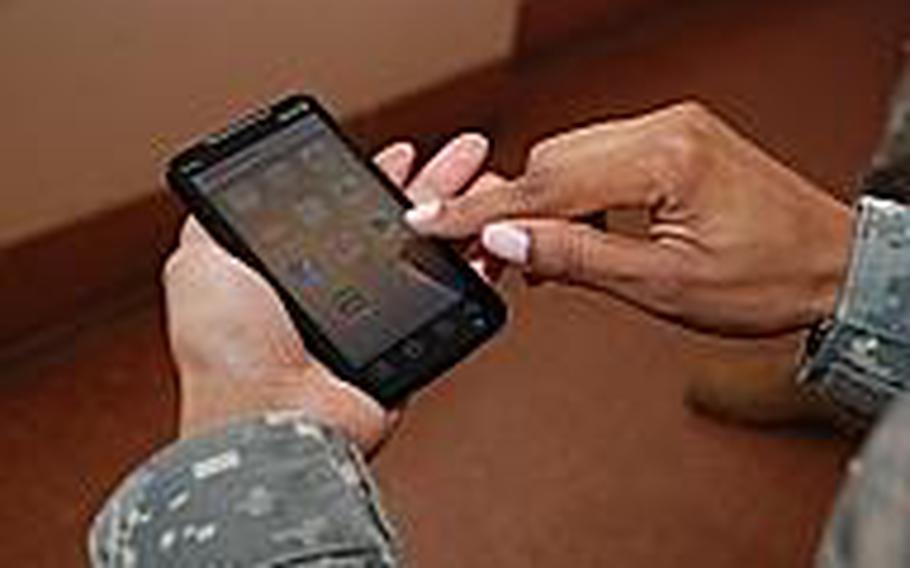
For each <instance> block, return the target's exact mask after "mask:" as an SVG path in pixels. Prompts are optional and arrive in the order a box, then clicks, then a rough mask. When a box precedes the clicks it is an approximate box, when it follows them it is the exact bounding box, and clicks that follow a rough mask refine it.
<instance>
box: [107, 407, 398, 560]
mask: <svg viewBox="0 0 910 568" xmlns="http://www.w3.org/2000/svg"><path fill="white" fill-rule="evenodd" d="M89 554H90V557H91V562H92V566H94V567H95V568H126V567H135V568H143V567H147V566H193V567H203V566H218V567H233V566H243V567H247V566H255V567H273V566H275V567H277V566H282V567H290V566H301V567H308V566H319V567H321V568H333V567H350V568H354V567H394V566H398V562H397V558H398V553H397V547H396V539H395V537H394V534H393V532H392V529H391V528H390V525H389V523H388V522H387V520H386V518H385V517H384V515H383V512H382V510H381V508H380V505H379V502H378V495H377V491H376V487H375V485H374V483H373V481H372V480H371V478H370V475H369V472H368V471H367V468H366V466H365V464H364V462H363V459H362V457H361V455H360V454H359V452H358V450H357V448H356V447H355V446H354V445H353V444H352V443H351V442H350V441H348V440H347V439H346V438H345V437H344V436H343V435H341V434H340V433H338V432H336V431H334V430H332V429H330V428H327V427H325V426H322V425H319V424H316V423H314V422H311V421H308V420H307V419H305V418H304V417H301V416H299V415H280V416H279V415H273V416H266V417H262V418H258V419H255V420H249V421H245V422H239V423H236V424H233V425H230V426H228V427H226V428H224V429H222V430H219V431H217V432H213V433H211V434H209V435H206V436H203V437H199V438H194V439H190V440H184V441H180V442H177V443H176V444H174V445H172V446H170V447H168V448H166V449H164V450H163V451H162V452H160V453H158V454H157V455H155V456H153V457H152V458H151V459H149V461H147V462H146V463H145V464H143V465H142V466H140V467H139V468H138V469H137V470H135V471H134V472H133V473H132V474H130V475H129V476H128V477H127V478H126V479H125V480H124V481H123V482H122V483H121V485H120V486H119V487H118V488H117V489H116V491H115V492H114V494H113V495H112V496H111V497H110V499H109V500H108V501H107V503H106V504H105V506H104V508H103V510H102V511H101V513H100V514H99V515H98V517H97V518H96V519H95V522H94V525H93V527H92V529H91V533H90V536H89Z"/></svg>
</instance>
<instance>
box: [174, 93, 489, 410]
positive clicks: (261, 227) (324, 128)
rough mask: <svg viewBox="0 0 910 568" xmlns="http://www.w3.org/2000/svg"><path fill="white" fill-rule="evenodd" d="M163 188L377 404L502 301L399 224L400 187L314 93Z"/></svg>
mask: <svg viewBox="0 0 910 568" xmlns="http://www.w3.org/2000/svg"><path fill="white" fill-rule="evenodd" d="M168 177H169V181H170V182H171V185H172V187H174V189H175V190H176V191H178V193H180V195H181V196H182V197H183V198H184V199H185V200H186V201H187V203H188V205H189V206H190V209H191V210H192V211H193V212H194V213H195V214H196V216H197V217H198V218H199V220H200V222H201V223H202V224H203V225H205V226H206V228H207V229H208V230H209V232H210V233H211V234H212V235H213V236H214V237H215V238H216V239H217V240H218V241H219V242H220V243H221V244H222V245H224V246H225V247H226V248H228V250H230V251H231V252H232V253H234V254H235V255H236V256H238V257H240V258H241V259H243V260H244V261H246V262H247V263H248V264H249V265H250V266H252V267H253V268H254V269H255V270H257V271H258V272H259V273H260V274H261V275H262V276H263V277H265V279H266V280H267V281H268V282H269V283H270V284H271V285H272V286H273V287H274V288H275V290H276V292H278V294H279V296H280V297H281V298H282V300H283V301H284V304H285V306H286V307H287V309H288V312H289V313H290V315H291V317H292V319H293V321H294V323H295V324H296V325H297V328H298V329H299V330H300V332H301V334H302V336H303V338H304V340H305V342H306V344H307V347H308V348H309V349H310V350H311V351H312V352H313V353H314V354H315V355H316V356H317V357H318V358H319V359H320V360H322V361H323V362H324V363H325V364H326V365H327V366H328V367H329V368H330V369H331V370H332V371H333V372H335V373H336V374H337V375H338V376H340V377H342V378H344V379H345V380H348V381H350V382H352V383H354V384H355V385H356V386H358V387H360V388H361V389H363V390H365V391H367V392H368V393H370V394H371V395H373V396H374V397H375V398H376V399H377V400H379V401H380V402H382V403H383V404H385V405H392V404H394V403H395V402H397V401H399V400H401V399H402V398H403V397H404V396H406V395H407V394H408V393H410V392H412V391H413V390H414V389H416V388H417V387H419V386H421V385H423V384H425V383H426V382H428V381H429V380H431V379H432V378H434V377H435V376H437V375H438V374H439V373H441V372H442V371H443V370H444V369H446V368H447V367H449V366H451V365H452V364H454V363H455V362H457V361H458V360H460V359H461V358H462V357H464V356H465V355H467V353H469V352H470V351H471V350H473V349H474V348H476V347H477V346H478V345H479V344H480V343H482V342H483V341H484V340H485V339H487V338H488V337H490V336H491V335H492V334H493V333H494V332H495V330H496V329H498V328H499V327H500V326H501V324H502V321H503V319H504V315H505V309H504V307H503V305H502V303H501V302H500V301H499V300H498V298H497V297H496V296H495V293H493V292H492V290H490V289H489V288H488V287H487V286H486V285H485V284H483V282H481V281H480V280H479V279H478V278H477V276H476V275H474V274H473V273H472V272H471V271H470V269H469V268H468V267H467V266H466V265H465V264H464V262H463V261H462V260H461V259H460V258H459V257H458V256H457V255H455V254H454V252H452V251H451V250H450V249H448V247H446V246H445V245H443V244H441V243H438V242H434V241H429V240H425V239H422V238H420V237H417V236H416V235H415V234H414V233H413V232H412V231H410V230H409V229H408V228H407V226H406V225H404V223H403V222H401V219H400V217H401V214H402V213H403V211H404V209H405V208H406V207H407V203H406V202H405V201H404V200H403V198H402V197H401V196H400V194H399V193H398V192H397V188H394V187H393V184H392V183H391V182H390V181H389V180H388V179H387V178H386V177H385V176H383V175H382V174H381V173H380V172H379V171H378V170H377V169H376V168H374V167H373V166H372V164H369V163H368V162H366V161H364V160H363V159H362V158H360V157H359V156H358V155H357V154H356V152H355V151H354V150H353V149H352V147H351V145H350V143H349V142H347V140H346V139H345V138H344V137H343V136H342V135H341V134H340V132H339V131H338V128H337V126H336V125H335V124H334V123H333V122H332V121H331V119H330V118H329V117H328V115H327V114H326V113H325V111H323V110H322V109H321V108H320V107H319V106H318V105H317V104H316V103H315V101H313V100H312V99H308V98H305V97H292V98H290V99H287V100H285V101H283V102H282V103H279V104H278V105H275V106H274V107H271V108H270V109H267V111H261V112H259V113H256V114H255V115H251V116H250V117H247V118H245V119H243V120H242V121H240V122H239V123H237V124H235V125H233V126H232V127H230V128H229V129H227V130H225V131H223V132H222V133H219V134H218V135H215V136H212V137H209V138H208V139H206V140H205V141H204V142H202V143H200V144H198V145H196V146H194V147H193V148H191V149H190V150H188V151H186V152H184V153H182V154H181V155H180V156H178V157H177V158H176V159H175V160H173V161H172V164H171V168H170V171H169V174H168Z"/></svg>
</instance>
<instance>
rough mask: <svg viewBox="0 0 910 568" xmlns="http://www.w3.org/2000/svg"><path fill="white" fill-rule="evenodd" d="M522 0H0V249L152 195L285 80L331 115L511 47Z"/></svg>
mask: <svg viewBox="0 0 910 568" xmlns="http://www.w3.org/2000/svg"><path fill="white" fill-rule="evenodd" d="M518 3H519V0H252V1H251V0H233V1H225V0H129V1H124V0H0V69H2V70H3V72H4V77H3V78H2V79H0V81H2V87H0V125H2V126H0V128H2V130H0V156H2V158H0V159H2V162H0V163H2V164H3V170H4V172H3V173H4V175H3V178H2V181H0V198H2V202H3V206H2V207H0V245H3V244H8V243H10V242H14V241H17V240H21V239H23V238H25V237H27V236H30V235H33V234H36V233H38V232H41V231H43V230H47V229H49V228H52V227H54V226H57V225H60V224H63V223H66V222H69V221H72V220H74V219H77V218H79V217H81V216H84V215H87V214H90V213H92V212H95V211H98V210H101V209H104V208H108V207H111V206H114V205H117V204H119V203H123V202H125V201H128V200H130V199H131V198H134V197H136V196H137V195H141V194H142V193H143V192H150V191H154V190H155V187H156V185H157V184H158V183H159V179H160V171H161V163H162V162H163V161H164V160H165V159H166V157H167V155H168V154H169V153H170V152H172V151H173V150H174V148H175V147H176V146H179V145H180V144H182V143H183V142H185V141H186V140H187V139H189V138H191V137H192V136H194V135H196V134H198V133H200V132H202V131H205V130H206V129H208V128H211V127H213V126H217V125H219V124H220V123H221V122H222V121H224V120H225V119H227V118H229V117H230V116H231V115H232V114H233V113H235V112H237V111H239V110H241V109H243V108H246V107H247V106H249V105H250V104H254V103H257V102H260V101H262V100H264V99H268V98H270V97H274V96H275V95H276V94H279V93H282V92H286V91H289V90H311V91H314V92H316V93H319V94H321V95H322V96H323V97H324V98H325V99H326V100H328V101H329V102H330V103H331V106H333V107H334V108H335V109H336V110H338V111H339V112H341V113H342V114H349V113H352V112H357V111H362V110H365V109H369V108H371V107H374V106H376V105H378V104H380V103H382V102H383V101H387V100H389V99H392V98H394V97H396V96H400V95H402V94H406V93H409V92H412V91H414V90H417V89H419V88H421V87H423V86H427V85H430V84H433V83H435V82H438V81H440V80H442V79H445V78H446V77H449V76H451V75H453V74H456V73H458V72H460V71H464V70H468V69H471V68H474V67H477V66H480V65H483V64H484V63H488V62H491V61H494V60H497V59H501V58H504V57H507V56H508V54H509V52H510V50H511V48H512V39H513V38H512V36H513V32H514V26H515V19H516V14H517V12H518Z"/></svg>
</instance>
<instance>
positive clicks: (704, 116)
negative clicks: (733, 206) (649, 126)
mask: <svg viewBox="0 0 910 568" xmlns="http://www.w3.org/2000/svg"><path fill="white" fill-rule="evenodd" d="M714 120H715V119H714V117H713V115H712V114H711V113H710V111H708V110H707V109H706V108H705V107H704V106H702V105H701V103H698V102H685V103H680V104H679V105H677V106H675V107H672V108H671V109H670V111H669V113H668V114H667V115H666V120H665V121H664V123H663V125H662V126H663V128H662V129H661V131H660V132H659V136H658V138H657V148H656V149H657V152H656V153H655V158H656V159H657V160H658V170H659V171H660V172H662V173H663V174H664V175H665V176H666V177H667V178H668V179H667V182H668V183H669V184H671V185H673V186H676V187H679V186H687V185H693V184H695V183H697V181H698V180H699V179H700V178H701V177H702V176H703V175H704V173H705V172H706V171H707V170H708V169H709V168H710V165H711V149H712V143H711V141H712V139H713V128H714Z"/></svg>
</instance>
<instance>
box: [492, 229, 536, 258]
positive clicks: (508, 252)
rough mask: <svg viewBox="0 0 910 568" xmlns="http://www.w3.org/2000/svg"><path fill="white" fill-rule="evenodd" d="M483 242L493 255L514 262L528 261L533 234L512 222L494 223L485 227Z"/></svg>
mask: <svg viewBox="0 0 910 568" xmlns="http://www.w3.org/2000/svg"><path fill="white" fill-rule="evenodd" d="M481 242H482V243H483V246H484V248H485V249H487V250H488V251H490V253H492V254H493V255H495V256H497V257H499V258H501V259H503V260H505V261H506V262H510V263H512V264H519V265H524V264H527V263H528V259H529V257H530V254H531V235H530V234H528V232H527V231H525V230H524V229H520V228H518V227H516V226H515V225H513V224H511V223H494V224H492V225H487V226H486V227H484V229H483V234H482V235H481Z"/></svg>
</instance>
